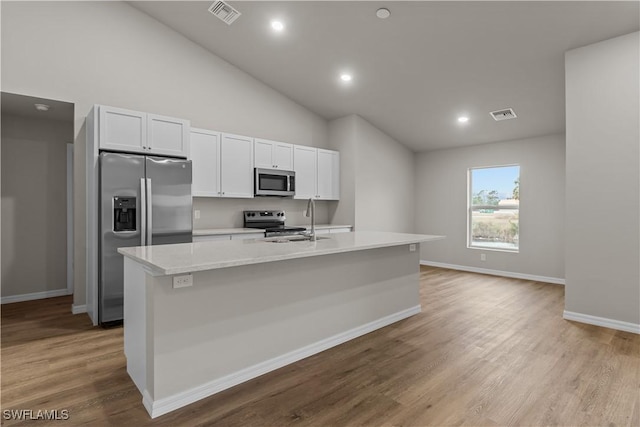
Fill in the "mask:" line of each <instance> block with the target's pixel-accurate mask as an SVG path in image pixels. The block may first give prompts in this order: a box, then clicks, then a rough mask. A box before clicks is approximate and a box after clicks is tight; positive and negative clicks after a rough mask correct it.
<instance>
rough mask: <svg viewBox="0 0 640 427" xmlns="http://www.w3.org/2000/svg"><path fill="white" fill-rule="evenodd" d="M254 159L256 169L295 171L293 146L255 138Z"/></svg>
mask: <svg viewBox="0 0 640 427" xmlns="http://www.w3.org/2000/svg"><path fill="white" fill-rule="evenodd" d="M254 159H255V160H254V166H255V167H256V168H262V169H283V170H293V144H287V143H286V142H278V141H269V140H268V139H260V138H255V142H254Z"/></svg>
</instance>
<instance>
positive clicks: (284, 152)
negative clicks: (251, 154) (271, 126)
mask: <svg viewBox="0 0 640 427" xmlns="http://www.w3.org/2000/svg"><path fill="white" fill-rule="evenodd" d="M273 164H274V165H275V167H276V169H283V170H287V171H292V170H293V144H287V143H286V142H276V143H275V144H274V145H273Z"/></svg>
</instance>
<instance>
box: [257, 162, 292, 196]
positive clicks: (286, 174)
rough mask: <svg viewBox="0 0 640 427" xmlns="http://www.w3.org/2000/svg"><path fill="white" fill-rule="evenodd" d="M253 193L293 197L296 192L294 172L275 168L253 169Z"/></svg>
mask: <svg viewBox="0 0 640 427" xmlns="http://www.w3.org/2000/svg"><path fill="white" fill-rule="evenodd" d="M254 177H255V195H256V196H277V197H293V196H294V194H295V193H296V173H295V172H294V171H284V170H275V169H259V168H256V169H255V174H254Z"/></svg>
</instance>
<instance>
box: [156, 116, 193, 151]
mask: <svg viewBox="0 0 640 427" xmlns="http://www.w3.org/2000/svg"><path fill="white" fill-rule="evenodd" d="M189 129H190V122H189V121H188V120H182V119H176V118H173V117H164V116H158V115H156V114H147V141H148V150H149V152H150V153H151V154H162V155H166V156H185V157H188V155H189Z"/></svg>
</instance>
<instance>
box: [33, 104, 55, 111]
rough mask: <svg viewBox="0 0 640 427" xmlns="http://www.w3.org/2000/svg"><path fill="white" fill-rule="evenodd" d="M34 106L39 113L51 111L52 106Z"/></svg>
mask: <svg viewBox="0 0 640 427" xmlns="http://www.w3.org/2000/svg"><path fill="white" fill-rule="evenodd" d="M33 106H34V107H36V110H38V111H49V108H51V106H49V105H47V104H33Z"/></svg>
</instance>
